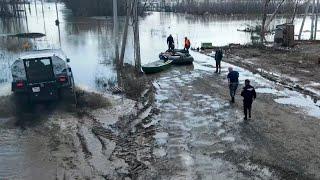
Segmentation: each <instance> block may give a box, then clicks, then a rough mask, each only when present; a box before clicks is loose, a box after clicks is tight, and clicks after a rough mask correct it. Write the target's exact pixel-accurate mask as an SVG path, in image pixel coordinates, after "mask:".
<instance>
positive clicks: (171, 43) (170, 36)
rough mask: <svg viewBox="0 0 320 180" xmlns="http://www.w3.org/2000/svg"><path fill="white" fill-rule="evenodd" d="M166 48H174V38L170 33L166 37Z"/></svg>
mask: <svg viewBox="0 0 320 180" xmlns="http://www.w3.org/2000/svg"><path fill="white" fill-rule="evenodd" d="M167 44H168V50H169V51H170V50H174V40H173V37H172V35H171V34H170V35H169V36H168V38H167Z"/></svg>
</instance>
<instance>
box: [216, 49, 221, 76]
mask: <svg viewBox="0 0 320 180" xmlns="http://www.w3.org/2000/svg"><path fill="white" fill-rule="evenodd" d="M222 58H223V52H222V50H221V49H217V50H216V53H215V55H214V59H215V60H216V73H218V72H219V73H221V60H222Z"/></svg>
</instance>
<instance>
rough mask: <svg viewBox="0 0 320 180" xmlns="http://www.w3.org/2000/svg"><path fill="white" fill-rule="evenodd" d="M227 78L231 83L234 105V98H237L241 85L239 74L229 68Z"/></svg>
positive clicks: (230, 88)
mask: <svg viewBox="0 0 320 180" xmlns="http://www.w3.org/2000/svg"><path fill="white" fill-rule="evenodd" d="M227 78H228V82H229V90H230V96H231V102H232V103H234V102H235V100H234V97H235V96H236V92H237V89H238V85H239V73H238V72H237V71H234V70H233V68H232V67H229V74H228V76H227Z"/></svg>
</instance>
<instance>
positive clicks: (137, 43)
mask: <svg viewBox="0 0 320 180" xmlns="http://www.w3.org/2000/svg"><path fill="white" fill-rule="evenodd" d="M133 1H134V4H133V22H134V24H133V35H134V52H135V53H134V54H135V67H136V69H137V70H138V71H141V56H140V38H139V16H138V3H139V0H133Z"/></svg>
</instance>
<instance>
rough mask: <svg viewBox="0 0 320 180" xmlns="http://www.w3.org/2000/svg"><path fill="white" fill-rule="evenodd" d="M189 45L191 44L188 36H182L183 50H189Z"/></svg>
mask: <svg viewBox="0 0 320 180" xmlns="http://www.w3.org/2000/svg"><path fill="white" fill-rule="evenodd" d="M190 46H191V43H190V40H189V39H188V37H185V38H184V50H185V51H187V52H189V49H190Z"/></svg>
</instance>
